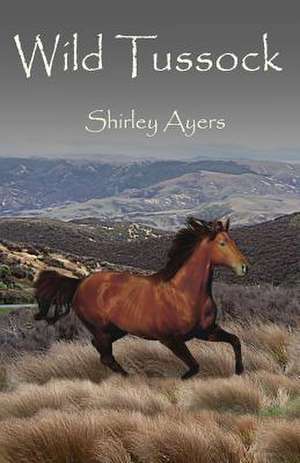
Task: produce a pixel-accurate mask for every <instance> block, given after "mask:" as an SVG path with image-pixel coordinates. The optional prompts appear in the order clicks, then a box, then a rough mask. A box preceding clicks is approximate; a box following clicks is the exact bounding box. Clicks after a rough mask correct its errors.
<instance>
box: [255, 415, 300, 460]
mask: <svg viewBox="0 0 300 463" xmlns="http://www.w3.org/2000/svg"><path fill="white" fill-rule="evenodd" d="M256 453H257V463H299V461H300V421H299V420H297V421H296V420H295V421H291V422H284V421H283V422H281V423H280V422H277V423H275V422H272V423H269V424H266V425H265V427H264V428H262V429H261V432H260V433H259V435H258V438H257V443H256Z"/></svg>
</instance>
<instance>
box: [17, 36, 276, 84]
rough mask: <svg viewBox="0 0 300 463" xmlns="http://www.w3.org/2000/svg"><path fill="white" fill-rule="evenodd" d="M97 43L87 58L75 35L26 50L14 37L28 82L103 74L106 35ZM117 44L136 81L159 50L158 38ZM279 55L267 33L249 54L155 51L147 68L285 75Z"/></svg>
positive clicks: (36, 42) (43, 40)
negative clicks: (41, 76) (40, 73)
mask: <svg viewBox="0 0 300 463" xmlns="http://www.w3.org/2000/svg"><path fill="white" fill-rule="evenodd" d="M95 39H96V40H94V39H93V43H94V45H93V47H94V48H93V49H92V51H91V52H90V53H87V54H84V53H82V52H81V50H80V42H81V40H80V36H79V34H78V33H74V34H72V35H71V37H70V39H69V40H67V41H66V40H65V38H63V36H62V34H57V35H56V36H55V37H52V38H51V39H50V38H48V37H47V35H44V37H41V35H39V34H38V35H36V36H34V38H33V40H32V43H31V45H29V46H28V43H26V47H25V46H24V43H23V38H22V37H21V36H20V35H19V34H17V35H15V36H14V42H15V45H16V50H17V53H18V56H19V58H20V62H21V66H22V69H23V71H24V73H25V76H26V78H27V79H29V78H31V77H32V76H33V74H34V71H35V70H36V69H38V68H40V66H42V68H43V69H44V71H45V75H46V76H47V77H51V76H52V75H53V74H54V72H55V69H61V70H63V71H64V72H77V71H86V72H99V71H102V70H103V69H104V67H105V46H104V42H105V40H104V34H103V33H99V34H97V35H96V38H95ZM114 40H118V41H119V42H120V47H122V50H124V54H127V56H128V64H129V72H130V76H131V78H132V79H136V78H137V77H138V76H140V75H142V73H143V65H144V59H143V58H145V51H146V50H147V52H149V47H153V44H155V48H156V49H157V47H158V45H159V38H158V35H157V34H153V35H122V34H117V35H115V36H114ZM26 42H27V40H26ZM95 42H96V43H95ZM25 48H26V49H25ZM46 49H47V51H46ZM148 55H149V53H147V57H148ZM279 55H280V53H279V51H276V50H274V49H273V47H272V46H271V44H270V39H269V36H268V33H267V32H266V33H264V34H262V37H261V40H260V45H259V46H258V47H257V49H253V50H251V51H247V52H246V53H242V54H241V53H237V52H235V51H226V52H224V53H222V54H218V53H215V52H213V51H210V50H202V51H200V52H199V53H194V52H191V51H184V52H182V53H177V52H172V51H167V50H164V51H161V52H157V51H155V52H153V53H151V58H150V63H148V64H150V67H151V68H152V69H153V71H155V72H172V71H173V72H189V71H198V72H199V73H202V72H209V71H219V72H233V71H244V72H252V73H257V72H269V71H271V72H280V71H283V68H282V67H281V66H280V62H279V57H280V56H279ZM147 59H148V58H147Z"/></svg>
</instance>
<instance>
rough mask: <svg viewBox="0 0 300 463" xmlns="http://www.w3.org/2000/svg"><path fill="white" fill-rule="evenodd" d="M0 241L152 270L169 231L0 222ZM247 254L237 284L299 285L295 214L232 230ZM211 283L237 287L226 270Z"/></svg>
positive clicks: (299, 218) (92, 223)
mask: <svg viewBox="0 0 300 463" xmlns="http://www.w3.org/2000/svg"><path fill="white" fill-rule="evenodd" d="M0 236H1V240H2V241H3V240H4V241H7V242H12V243H19V244H20V245H23V246H32V247H35V248H37V249H38V250H39V249H43V250H45V248H46V250H50V251H51V252H59V253H64V255H66V256H72V257H73V258H75V260H76V259H78V260H82V259H83V258H84V259H85V262H91V263H92V265H93V266H95V265H97V263H98V264H99V263H103V262H105V261H106V262H111V263H113V264H118V265H129V266H132V267H136V268H141V269H148V270H158V269H160V268H161V267H162V266H163V265H164V263H165V261H166V254H167V251H168V249H169V247H170V244H171V240H172V237H173V234H172V233H166V232H164V231H160V230H156V229H152V228H150V227H145V226H139V225H136V224H135V225H133V224H129V223H123V224H120V223H118V222H116V223H114V222H109V223H106V222H101V221H100V222H99V221H98V220H95V219H89V220H87V221H85V220H84V219H82V220H80V221H76V222H67V223H66V222H61V221H58V220H49V219H14V218H10V219H5V218H2V219H0ZM232 236H233V237H234V238H235V239H236V240H237V243H238V245H239V246H240V248H241V250H242V251H243V252H244V253H245V254H246V255H247V256H248V258H249V261H250V264H251V266H250V271H249V274H248V275H247V277H246V278H245V279H243V284H245V285H247V284H261V283H272V284H275V285H285V286H294V285H297V286H298V285H299V283H300V247H299V238H300V214H299V213H298V214H296V213H295V214H292V215H289V216H284V217H280V218H278V219H275V220H272V221H269V222H265V223H262V224H257V225H253V226H246V227H239V228H234V229H233V230H232ZM216 277H217V280H219V281H224V282H230V283H241V280H239V279H238V278H237V277H235V276H234V275H233V274H232V272H230V271H227V270H220V271H218V272H217V274H216Z"/></svg>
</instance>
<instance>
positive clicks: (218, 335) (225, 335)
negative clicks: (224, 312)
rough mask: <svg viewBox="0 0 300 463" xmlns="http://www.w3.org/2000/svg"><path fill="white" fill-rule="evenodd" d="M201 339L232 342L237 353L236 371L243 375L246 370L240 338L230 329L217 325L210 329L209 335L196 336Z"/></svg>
mask: <svg viewBox="0 0 300 463" xmlns="http://www.w3.org/2000/svg"><path fill="white" fill-rule="evenodd" d="M196 337H198V338H199V339H205V340H207V341H213V342H226V343H228V344H230V345H231V346H232V348H233V351H234V354H235V373H236V374H237V375H241V374H242V373H243V371H244V365H243V359H242V348H241V342H240V340H239V338H238V337H237V336H236V335H235V334H232V333H229V332H228V331H225V330H223V328H221V327H220V326H218V325H215V326H214V327H213V328H212V330H209V331H208V333H207V336H205V337H203V335H201V334H200V335H199V336H196Z"/></svg>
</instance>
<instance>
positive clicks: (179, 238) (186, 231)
mask: <svg viewBox="0 0 300 463" xmlns="http://www.w3.org/2000/svg"><path fill="white" fill-rule="evenodd" d="M216 224H218V226H219V227H220V226H222V228H223V224H222V222H204V221H198V220H197V219H194V218H193V217H190V218H188V219H187V224H186V227H185V228H182V229H181V230H179V232H178V233H177V234H176V235H175V238H174V240H173V243H172V246H171V248H170V250H169V252H168V260H167V263H166V265H165V267H164V268H163V269H161V270H160V271H159V272H157V273H156V274H155V275H154V276H155V277H157V278H159V279H161V280H163V281H169V280H171V278H173V277H174V275H176V273H177V272H178V270H179V269H180V268H181V267H182V266H183V265H184V263H185V262H186V261H187V260H188V259H189V257H190V256H191V255H192V254H193V252H194V250H195V247H196V246H197V244H198V243H200V242H201V241H202V240H203V239H204V238H206V237H208V236H211V234H212V233H213V232H214V229H215V227H214V226H215V225H216ZM218 231H221V230H220V228H219V229H218Z"/></svg>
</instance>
